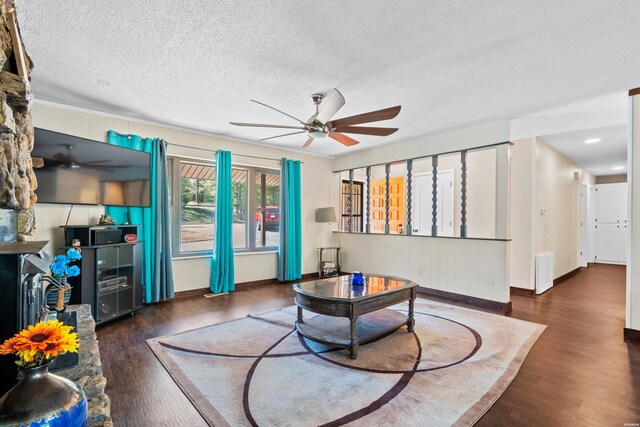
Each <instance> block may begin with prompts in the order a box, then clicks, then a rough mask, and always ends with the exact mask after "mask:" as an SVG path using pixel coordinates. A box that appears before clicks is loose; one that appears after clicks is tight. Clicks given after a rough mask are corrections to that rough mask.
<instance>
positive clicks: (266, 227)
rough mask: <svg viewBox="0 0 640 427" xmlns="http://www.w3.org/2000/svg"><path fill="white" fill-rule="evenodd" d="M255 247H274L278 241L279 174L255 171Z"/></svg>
mask: <svg viewBox="0 0 640 427" xmlns="http://www.w3.org/2000/svg"><path fill="white" fill-rule="evenodd" d="M255 242H256V247H257V248H259V247H276V246H278V243H279V242H280V175H279V174H278V173H275V172H257V173H256V239H255Z"/></svg>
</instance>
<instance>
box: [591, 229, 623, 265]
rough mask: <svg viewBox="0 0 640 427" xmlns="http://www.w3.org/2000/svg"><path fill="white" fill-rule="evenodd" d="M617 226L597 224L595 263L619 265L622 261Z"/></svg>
mask: <svg viewBox="0 0 640 427" xmlns="http://www.w3.org/2000/svg"><path fill="white" fill-rule="evenodd" d="M620 237H621V235H620V225H619V224H598V225H597V226H596V245H597V248H596V262H606V263H619V262H621V261H622V256H623V252H622V250H621V249H622V248H621V244H622V243H624V242H623V241H621V239H620Z"/></svg>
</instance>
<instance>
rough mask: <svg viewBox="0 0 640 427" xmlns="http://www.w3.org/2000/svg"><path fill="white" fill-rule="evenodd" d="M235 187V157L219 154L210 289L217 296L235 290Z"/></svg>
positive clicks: (225, 153) (221, 152) (223, 153)
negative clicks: (233, 166) (232, 193)
mask: <svg viewBox="0 0 640 427" xmlns="http://www.w3.org/2000/svg"><path fill="white" fill-rule="evenodd" d="M231 187H232V184H231V153H230V152H228V151H223V150H218V152H217V153H216V230H215V236H216V237H215V240H216V244H215V250H214V253H213V258H212V259H211V284H210V286H209V287H210V289H211V292H213V293H222V292H230V291H233V290H235V285H234V268H233V204H232V196H231Z"/></svg>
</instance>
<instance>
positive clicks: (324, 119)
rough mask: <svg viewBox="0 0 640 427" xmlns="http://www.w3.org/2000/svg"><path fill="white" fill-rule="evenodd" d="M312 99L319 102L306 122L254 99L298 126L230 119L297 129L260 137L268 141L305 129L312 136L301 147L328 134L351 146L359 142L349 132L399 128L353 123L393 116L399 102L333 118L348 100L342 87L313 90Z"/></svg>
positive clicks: (388, 132) (388, 131) (385, 132)
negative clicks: (317, 91)
mask: <svg viewBox="0 0 640 427" xmlns="http://www.w3.org/2000/svg"><path fill="white" fill-rule="evenodd" d="M311 100H312V101H313V103H314V104H315V106H316V112H315V113H314V114H312V115H311V117H309V119H308V120H307V121H306V122H305V121H302V120H300V119H298V118H297V117H294V116H292V115H290V114H287V113H285V112H284V111H280V110H278V109H277V108H274V107H272V106H270V105H267V104H265V103H262V102H260V101H256V100H254V99H252V100H251V101H252V102H255V103H256V104H260V105H264V106H265V107H267V108H271V109H272V110H275V111H277V112H278V113H281V114H284V115H285V116H287V117H289V118H291V119H293V120H295V121H297V122H298V123H299V125H298V126H287V125H270V124H261V123H240V122H230V124H232V125H234V126H249V127H263V128H276V129H296V131H295V132H291V133H285V134H282V135H276V136H270V137H268V138H262V139H261V140H260V141H266V140H268V139H274V138H280V137H283V136H289V135H297V134H301V133H306V134H307V135H308V136H309V139H307V142H305V143H304V145H303V146H302V148H306V147H308V146H309V145H311V143H312V142H313V141H314V140H315V139H318V138H325V137H327V136H328V137H329V138H332V139H335V140H336V141H338V142H339V143H341V144H343V145H346V146H348V147H350V146H352V145H356V144H358V143H359V142H358V141H356V140H355V139H353V138H351V137H350V136H347V135H345V133H354V134H359V135H374V136H389V135H391V134H392V133H394V132H395V131H397V130H398V128H383V127H369V126H354V125H360V124H363V123H371V122H379V121H382V120H390V119H393V118H394V117H396V116H397V115H398V113H400V105H397V106H395V107H390V108H385V109H382V110H377V111H370V112H368V113H363V114H358V115H355V116H350V117H343V118H341V119H336V120H331V118H332V117H333V116H334V115H335V114H336V113H337V112H338V110H340V108H342V106H343V105H344V104H345V100H344V96H342V94H341V93H340V91H339V90H338V89H333V90H332V91H331V93H329V95H328V96H326V97H325V95H323V94H321V93H314V94H313V95H311Z"/></svg>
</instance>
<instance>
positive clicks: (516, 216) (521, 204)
mask: <svg viewBox="0 0 640 427" xmlns="http://www.w3.org/2000/svg"><path fill="white" fill-rule="evenodd" d="M534 172H535V138H527V139H523V140H518V141H513V146H512V147H511V244H510V255H511V256H510V268H509V274H510V284H511V286H514V287H518V288H525V289H534V260H533V254H534V247H535V243H534V242H535V239H534V218H533V211H534V200H535V197H534V195H535V180H534Z"/></svg>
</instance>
